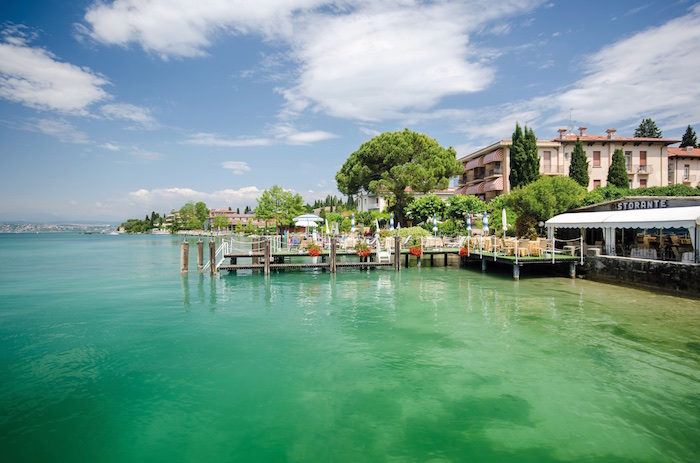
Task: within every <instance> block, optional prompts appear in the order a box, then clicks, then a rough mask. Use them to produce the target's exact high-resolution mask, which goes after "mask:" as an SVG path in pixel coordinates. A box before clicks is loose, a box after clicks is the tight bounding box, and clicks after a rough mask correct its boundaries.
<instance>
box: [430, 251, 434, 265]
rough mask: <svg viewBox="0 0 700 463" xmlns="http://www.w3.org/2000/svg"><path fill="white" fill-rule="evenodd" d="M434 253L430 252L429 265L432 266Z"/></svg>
mask: <svg viewBox="0 0 700 463" xmlns="http://www.w3.org/2000/svg"><path fill="white" fill-rule="evenodd" d="M434 257H435V254H430V266H431V267H433V264H434V263H435V259H434Z"/></svg>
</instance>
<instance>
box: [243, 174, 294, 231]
mask: <svg viewBox="0 0 700 463" xmlns="http://www.w3.org/2000/svg"><path fill="white" fill-rule="evenodd" d="M303 203H304V200H303V199H302V197H301V195H299V194H293V193H292V192H291V191H287V190H284V189H283V188H280V187H279V186H277V185H274V186H273V187H272V188H270V189H269V190H265V191H263V193H262V195H261V196H260V199H258V207H256V208H255V217H256V218H258V219H260V220H264V221H265V228H267V223H268V222H269V221H271V220H274V221H275V225H276V227H277V230H278V233H281V232H282V227H283V226H284V225H285V224H289V223H290V221H291V219H292V218H294V217H296V216H298V215H301V214H303V213H304V206H303Z"/></svg>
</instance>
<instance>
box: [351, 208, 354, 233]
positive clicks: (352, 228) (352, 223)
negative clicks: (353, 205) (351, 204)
mask: <svg viewBox="0 0 700 463" xmlns="http://www.w3.org/2000/svg"><path fill="white" fill-rule="evenodd" d="M354 230H355V213H354V212H353V213H352V217H351V218H350V231H354Z"/></svg>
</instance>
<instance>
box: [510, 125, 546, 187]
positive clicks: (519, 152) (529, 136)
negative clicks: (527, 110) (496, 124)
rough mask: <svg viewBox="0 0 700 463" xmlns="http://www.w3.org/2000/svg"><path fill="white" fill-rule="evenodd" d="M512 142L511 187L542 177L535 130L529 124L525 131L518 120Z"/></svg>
mask: <svg viewBox="0 0 700 463" xmlns="http://www.w3.org/2000/svg"><path fill="white" fill-rule="evenodd" d="M511 142H512V143H511V145H510V174H509V176H508V180H509V181H510V186H511V188H517V187H519V186H524V185H527V184H528V183H532V182H534V181H535V180H537V179H538V178H540V157H539V153H538V152H537V138H536V137H535V132H534V131H533V130H532V129H528V127H527V126H525V132H524V133H523V131H522V129H521V128H520V124H519V123H517V122H516V124H515V131H514V132H513V136H512V138H511Z"/></svg>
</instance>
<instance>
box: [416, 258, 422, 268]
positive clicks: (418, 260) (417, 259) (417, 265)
mask: <svg viewBox="0 0 700 463" xmlns="http://www.w3.org/2000/svg"><path fill="white" fill-rule="evenodd" d="M420 257H421V256H416V267H420Z"/></svg>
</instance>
